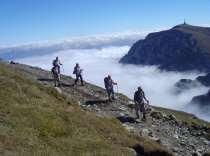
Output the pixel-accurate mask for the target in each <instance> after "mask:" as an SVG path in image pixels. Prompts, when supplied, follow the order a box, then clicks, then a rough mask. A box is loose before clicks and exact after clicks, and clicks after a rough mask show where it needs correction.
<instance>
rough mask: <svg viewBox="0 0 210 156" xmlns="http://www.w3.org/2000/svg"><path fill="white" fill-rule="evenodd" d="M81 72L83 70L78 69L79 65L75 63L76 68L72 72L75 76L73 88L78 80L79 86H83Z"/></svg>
mask: <svg viewBox="0 0 210 156" xmlns="http://www.w3.org/2000/svg"><path fill="white" fill-rule="evenodd" d="M82 71H83V69H81V68H80V66H79V63H76V66H75V67H74V71H73V74H75V75H76V80H75V81H74V86H75V85H77V82H78V81H79V79H80V81H81V85H82V86H84V81H83V77H82Z"/></svg>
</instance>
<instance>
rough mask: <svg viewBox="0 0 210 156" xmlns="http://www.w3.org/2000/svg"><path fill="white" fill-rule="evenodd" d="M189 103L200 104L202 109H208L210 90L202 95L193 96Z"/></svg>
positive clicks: (209, 106)
mask: <svg viewBox="0 0 210 156" xmlns="http://www.w3.org/2000/svg"><path fill="white" fill-rule="evenodd" d="M191 103H192V104H196V105H199V106H201V108H203V110H206V109H210V90H209V91H208V92H207V93H206V94H204V95H199V96H195V97H193V99H192V101H191Z"/></svg>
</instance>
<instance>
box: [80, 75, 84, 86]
mask: <svg viewBox="0 0 210 156" xmlns="http://www.w3.org/2000/svg"><path fill="white" fill-rule="evenodd" d="M79 78H80V81H81V84H82V85H84V83H83V78H82V75H79Z"/></svg>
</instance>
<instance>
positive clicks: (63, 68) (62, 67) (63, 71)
mask: <svg viewBox="0 0 210 156" xmlns="http://www.w3.org/2000/svg"><path fill="white" fill-rule="evenodd" d="M61 67H62V70H63V73H64V68H63V65H61Z"/></svg>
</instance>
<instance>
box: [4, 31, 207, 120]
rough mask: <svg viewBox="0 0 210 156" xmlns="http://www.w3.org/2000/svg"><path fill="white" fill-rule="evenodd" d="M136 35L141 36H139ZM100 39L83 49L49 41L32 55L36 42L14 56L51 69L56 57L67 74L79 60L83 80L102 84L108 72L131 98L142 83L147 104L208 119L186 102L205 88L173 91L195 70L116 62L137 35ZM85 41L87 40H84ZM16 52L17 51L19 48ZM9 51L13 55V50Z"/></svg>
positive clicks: (23, 61)
mask: <svg viewBox="0 0 210 156" xmlns="http://www.w3.org/2000/svg"><path fill="white" fill-rule="evenodd" d="M139 37H140V35H139V36H138V38H139ZM131 38H132V37H131ZM134 38H135V39H134ZM142 38H143V37H142ZM101 40H102V39H100V40H99V44H97V42H96V40H95V43H94V44H95V45H96V46H95V47H94V45H92V46H88V47H86V48H85V47H84V44H82V42H80V44H81V46H79V44H78V46H77V47H74V48H71V46H69V47H68V48H65V49H56V50H52V48H51V47H53V44H51V45H50V50H48V51H47V53H44V54H42V55H39V54H34V52H35V51H33V48H32V47H34V48H35V49H36V48H37V47H36V46H35V45H33V46H31V45H30V50H32V51H33V53H30V50H29V51H28V52H27V54H24V56H21V55H18V57H16V58H15V61H17V62H20V63H24V64H29V65H33V66H38V67H41V68H43V69H47V70H50V69H51V67H52V60H53V59H55V57H56V56H59V58H60V60H61V61H62V63H63V69H62V72H63V73H64V74H66V75H70V76H74V75H73V74H72V72H73V67H74V65H75V63H77V62H78V63H80V66H81V68H82V69H84V73H83V75H84V79H85V80H86V81H88V82H90V83H93V84H96V85H99V86H101V87H103V79H104V77H105V76H107V75H108V74H110V75H111V76H112V78H113V79H114V80H115V81H116V82H118V88H119V92H120V93H123V94H125V95H127V96H129V97H130V98H133V94H134V91H135V90H136V89H137V87H138V86H141V87H142V88H143V89H144V91H145V93H146V96H147V97H148V99H149V101H150V104H152V105H154V106H161V107H166V108H171V109H175V110H182V111H185V112H190V113H193V114H195V115H197V116H198V117H200V118H202V119H205V120H208V121H210V116H209V115H208V113H209V112H208V113H203V112H202V111H201V110H200V109H199V108H196V107H194V106H189V105H188V103H189V102H190V101H191V99H192V97H194V96H197V95H200V94H204V93H206V92H207V90H208V88H206V87H203V86H198V87H196V88H193V89H190V90H187V91H183V92H182V93H180V94H175V93H174V84H175V83H176V82H177V81H179V80H180V79H182V78H190V79H194V78H196V77H197V76H198V73H196V72H194V73H178V72H164V71H160V70H159V69H158V68H157V67H155V66H136V65H122V64H119V63H118V61H119V59H120V58H121V57H123V56H124V55H125V54H126V53H127V52H128V50H129V49H130V46H131V44H132V43H133V42H135V41H136V40H137V39H136V36H135V37H133V38H132V39H131V40H130V41H128V40H127V39H126V40H127V41H126V42H124V44H123V43H122V40H119V43H122V45H121V44H120V45H119V44H116V43H117V41H116V42H114V44H112V42H111V39H109V44H108V43H107V42H106V43H107V44H102V43H101ZM80 41H81V40H80ZM72 42H73V41H72ZM74 42H76V41H74ZM131 42H132V43H131ZM85 43H87V42H86V41H85ZM125 43H126V44H125ZM57 45H58V44H57ZM98 45H100V46H98ZM41 47H43V51H44V52H46V47H49V45H48V46H43V45H42V46H41ZM20 49H21V48H20V47H19V50H20ZM13 50H14V49H13ZM39 50H40V52H41V51H42V48H40V47H39ZM14 51H15V50H14ZM16 53H17V52H16ZM18 53H20V51H19V52H18ZM9 54H12V52H10V53H9ZM5 55H6V53H4V55H2V53H1V52H0V57H1V56H5ZM13 59H14V58H13ZM115 89H116V88H115ZM116 90H117V89H116Z"/></svg>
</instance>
